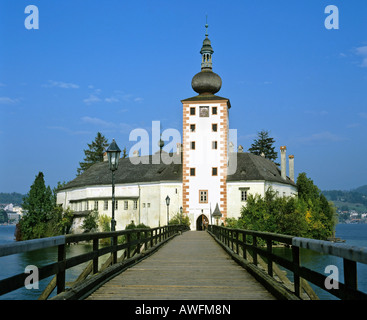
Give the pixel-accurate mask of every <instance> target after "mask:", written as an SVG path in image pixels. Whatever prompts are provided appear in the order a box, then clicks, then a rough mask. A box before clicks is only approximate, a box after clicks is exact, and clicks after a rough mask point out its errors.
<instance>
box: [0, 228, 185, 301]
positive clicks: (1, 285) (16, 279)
mask: <svg viewBox="0 0 367 320" xmlns="http://www.w3.org/2000/svg"><path fill="white" fill-rule="evenodd" d="M187 229H188V227H187V226H185V225H169V226H163V227H156V228H144V229H127V230H119V231H111V232H94V233H83V234H71V235H63V236H56V237H49V238H42V239H34V240H27V241H20V242H16V243H11V244H4V245H1V246H0V258H1V257H4V256H7V255H11V254H17V253H22V252H29V251H33V250H38V249H45V248H50V247H57V262H54V263H50V264H47V265H45V266H40V267H39V268H38V273H39V279H38V280H42V279H45V278H47V277H50V276H52V275H55V276H56V286H57V294H59V293H62V292H63V291H65V286H66V282H65V272H66V270H67V269H70V268H72V267H74V266H76V265H79V264H82V263H84V262H88V261H91V263H93V267H92V272H93V274H97V273H98V272H99V270H98V258H99V257H100V256H102V255H105V254H108V253H111V258H112V259H111V260H112V263H111V264H112V265H116V264H117V262H118V259H117V253H118V251H121V250H125V251H124V257H123V258H122V259H127V260H128V259H131V260H133V259H134V257H135V256H136V255H138V254H140V253H141V252H140V251H141V247H142V246H143V245H144V250H145V251H146V250H148V248H149V249H154V248H155V247H157V246H159V245H160V244H162V243H163V242H165V241H167V240H168V239H170V238H171V237H172V236H174V235H176V234H177V233H178V232H180V231H186V230H187ZM133 235H136V237H135V238H136V239H132V236H133ZM121 236H124V241H123V242H122V243H120V244H118V241H117V239H118V237H121ZM106 238H110V239H111V244H110V245H107V246H104V247H103V248H100V247H99V240H100V239H106ZM82 241H93V248H92V251H91V252H88V253H84V254H81V255H77V256H73V257H70V258H67V257H66V248H65V246H66V245H68V244H72V243H77V242H82ZM26 277H27V274H25V273H20V274H17V275H14V276H11V277H8V278H5V279H1V280H0V296H1V295H3V294H6V293H8V292H11V291H14V290H17V289H19V288H21V287H23V286H24V285H25V279H26Z"/></svg>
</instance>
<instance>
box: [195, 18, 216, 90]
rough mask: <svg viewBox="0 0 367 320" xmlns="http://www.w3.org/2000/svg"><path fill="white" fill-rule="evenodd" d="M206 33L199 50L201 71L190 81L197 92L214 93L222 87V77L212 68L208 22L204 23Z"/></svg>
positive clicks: (212, 51) (211, 49)
mask: <svg viewBox="0 0 367 320" xmlns="http://www.w3.org/2000/svg"><path fill="white" fill-rule="evenodd" d="M205 28H206V33H205V39H204V41H203V46H202V48H201V50H200V53H201V56H202V61H201V71H200V72H199V73H197V74H196V75H195V76H194V77H193V78H192V81H191V86H192V88H193V89H194V91H195V92H197V93H199V94H202V95H204V94H206V95H207V94H214V93H217V92H218V91H219V90H220V88H221V87H222V79H221V78H220V76H218V75H217V74H216V73H214V72H213V70H212V54H213V53H214V50H213V48H212V45H211V42H210V40H209V38H208V24H206V25H205Z"/></svg>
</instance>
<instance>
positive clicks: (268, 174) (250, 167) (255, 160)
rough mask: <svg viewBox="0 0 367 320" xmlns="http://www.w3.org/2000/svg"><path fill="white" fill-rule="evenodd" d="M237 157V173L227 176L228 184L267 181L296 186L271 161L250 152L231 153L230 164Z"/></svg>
mask: <svg viewBox="0 0 367 320" xmlns="http://www.w3.org/2000/svg"><path fill="white" fill-rule="evenodd" d="M235 156H237V165H236V172H235V173H234V174H232V175H228V176H227V182H235V181H248V180H252V181H253V180H266V181H271V182H279V183H287V184H291V185H294V186H295V185H296V184H295V183H294V182H293V181H292V180H291V179H289V178H288V177H287V180H284V179H283V178H282V176H281V173H280V170H279V168H278V167H277V166H276V164H275V163H274V162H273V161H271V160H269V159H266V158H264V157H261V156H257V155H255V154H252V153H248V152H243V153H230V157H229V162H230V163H231V162H232V161H235V159H234V158H233V157H235Z"/></svg>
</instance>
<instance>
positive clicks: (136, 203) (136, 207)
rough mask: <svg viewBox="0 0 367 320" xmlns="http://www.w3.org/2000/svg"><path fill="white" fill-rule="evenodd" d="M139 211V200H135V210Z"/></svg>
mask: <svg viewBox="0 0 367 320" xmlns="http://www.w3.org/2000/svg"><path fill="white" fill-rule="evenodd" d="M136 209H138V200H134V210H136Z"/></svg>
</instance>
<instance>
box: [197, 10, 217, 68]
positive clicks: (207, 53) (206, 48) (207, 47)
mask: <svg viewBox="0 0 367 320" xmlns="http://www.w3.org/2000/svg"><path fill="white" fill-rule="evenodd" d="M208 27H209V26H208V16H206V24H205V39H204V41H203V46H202V47H201V50H200V53H201V57H202V59H201V70H203V69H212V67H213V64H212V54H213V53H214V50H213V48H212V45H211V42H210V40H209V38H208Z"/></svg>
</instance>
